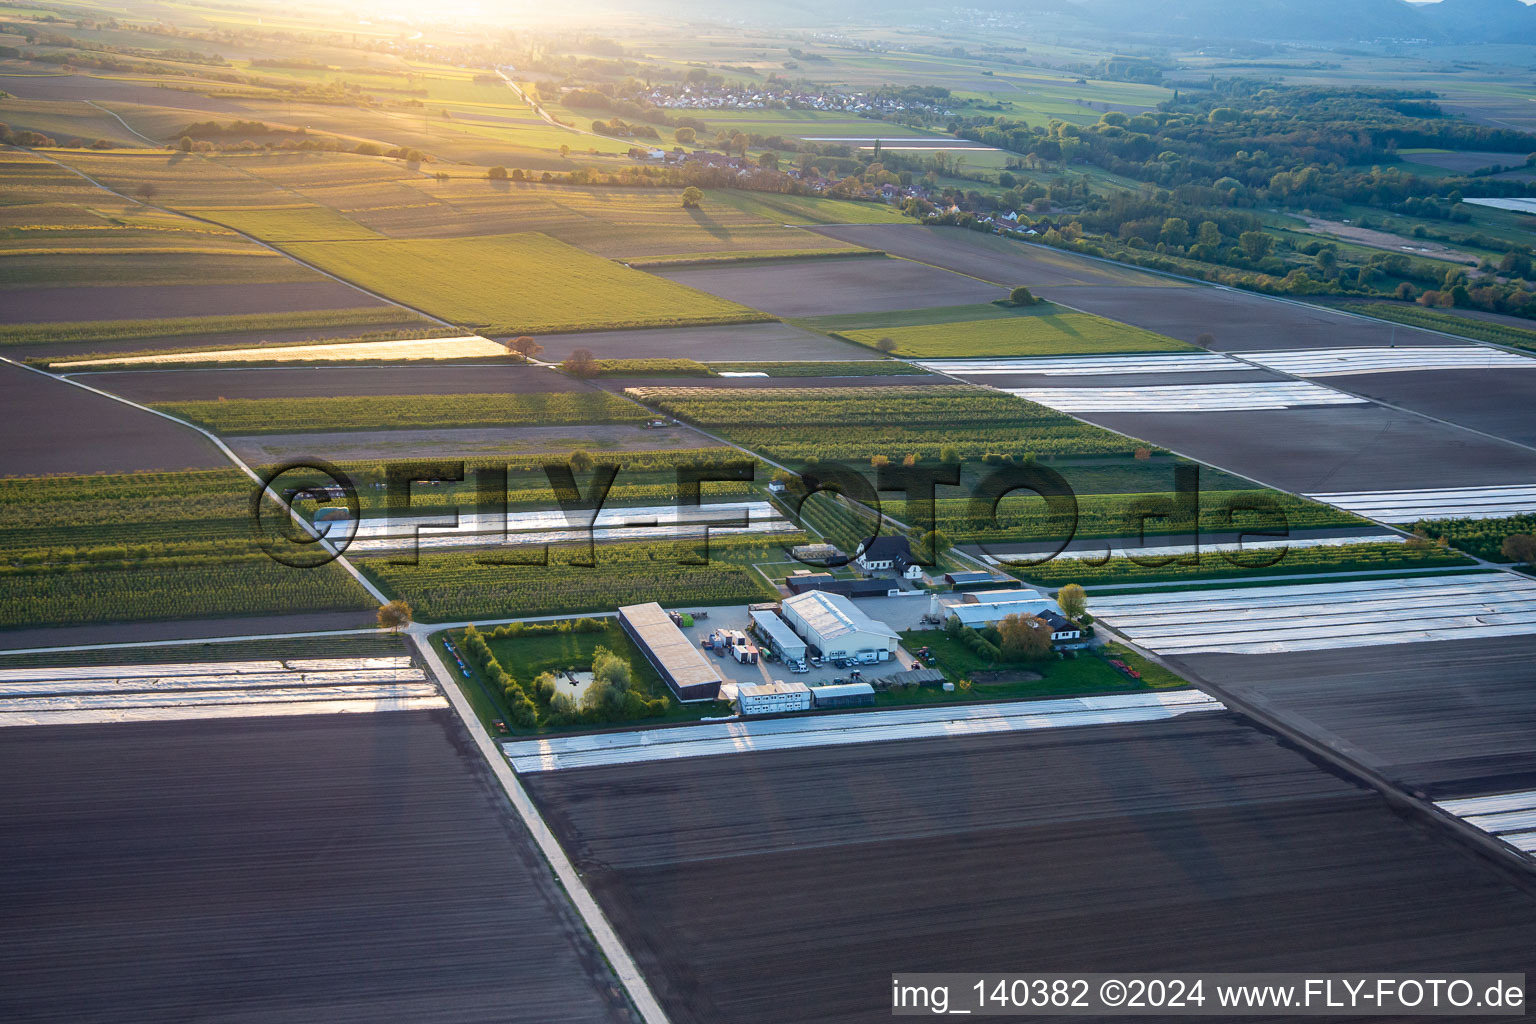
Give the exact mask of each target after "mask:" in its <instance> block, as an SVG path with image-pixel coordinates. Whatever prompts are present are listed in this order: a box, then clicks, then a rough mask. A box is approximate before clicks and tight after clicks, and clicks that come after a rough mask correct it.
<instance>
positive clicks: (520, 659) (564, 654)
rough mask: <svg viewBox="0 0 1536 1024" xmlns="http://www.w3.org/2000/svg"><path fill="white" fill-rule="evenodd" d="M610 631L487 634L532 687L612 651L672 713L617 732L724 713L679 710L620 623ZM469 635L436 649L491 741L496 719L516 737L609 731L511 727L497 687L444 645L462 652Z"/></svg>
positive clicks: (611, 623) (510, 669) (613, 622)
mask: <svg viewBox="0 0 1536 1024" xmlns="http://www.w3.org/2000/svg"><path fill="white" fill-rule="evenodd" d="M604 624H605V625H606V627H607V628H606V629H605V630H604V631H603V632H601V633H550V634H545V635H536V636H518V637H503V638H501V639H499V640H497V639H493V638H492V637H491V632H490V630H484V631H482V635H484V636H485V638H486V642H487V643H489V644H490V646H491V653H492V654H494V655H496V660H497V661H498V662H500V663H501V667H502V668H503V669H505V670H506V671H507V674H508V675H510V676H512V677H513V678H514V679H516V680H517V681H518V682H520V683H522V684H524V686H525V687H526V686H527V684H529V683H531V682H533V679H534V677H535V676H537V675H538V674H539V673H541V672H553V671H557V670H559V669H567V668H577V669H588V668H591V667H592V655H593V653H594V652H595V651H596V650H597V648H599V647H606V648H608V649H609V650H610V651H613V652H614V653H615V654H617V655H618V656H619V657H621V658H623V659H625V660H626V661H628V662H629V666H630V669H631V671H632V673H633V676H634V680H635V683H636V684H638V687H637V688H638V689H640V690H642V691H643V692H644V693H645V694H646V695H647V696H649V697H650V698H652V699H654V698H657V697H666V698H667V699H668V708H667V713H666V714H665V715H660V716H657V717H654V718H642V719H636V720H634V721H632V722H615V723H613V725H614V726H624V725H636V726H637V725H645V726H650V725H665V724H672V723H677V722H694V721H698V720H699V719H700V718H703V717H706V716H709V715H717V714H720V713H721V708H720V705H717V704H712V703H711V704H687V705H685V704H679V703H678V702H677V701H676V700H675V699H673V698H672V696H671V691H670V690H668V689H667V685H666V683H664V682H662V679H661V677H660V676H659V675H657V674H656V670H655V669H653V668H652V667H651V664H650V662H648V661H646V660H645V656H644V655H643V654H641V653H640V650H639V648H637V647H636V646H635V645H634V642H633V641H631V640H630V639H629V637H627V636H625V635H624V631H623V630H622V629H621V628H620V627H619V623H618V620H617V619H606V620H604ZM463 637H464V633H463V631H462V630H453V631H451V632H444V633H435V634H433V636H432V643H433V644H434V645H435V646H436V648H437V651H438V653H439V654H441V655H442V656H443V663H444V665H446V666H447V668H448V670H449V672H451V673H452V674H453V676H454V677H455V679H457V680H458V682H459V685H460V687H461V688H462V689H463V691H464V695H465V696H466V697H467V698H468V699H469V702H470V704H471V705H472V706H473V707H474V709H475V715H476V717H478V718H479V719H480V722H481V724H482V725H483V726H485V729H486V731H487V732H489V733H490V734H491V735H493V736H495V735H499V734H500V730H498V729H496V728H495V727H493V726H492V725H491V721H492V720H493V719H498V718H499V719H501V720H502V721H503V722H506V723H507V725H508V730H509V732H510V733H511V734H513V735H522V736H532V735H537V734H539V733H553V732H582V731H587V730H591V729H600V728H605V726H602V725H591V724H578V725H570V726H549V725H541V726H539V727H538V728H536V729H520V728H518V727H517V726H515V725H512V724H511V718H510V717H509V714H508V711H507V707H506V702H505V700H504V699H503V697H502V694H501V693H499V692H497V690H496V689H495V687H493V686H490V685H489V684H487V683H486V681H485V680H484V679H483V678H482V677H481V674H480V671H479V669H477V668H476V667H475V666H474V664H473V663H472V662H470V661H469V660H468V659H466V661H465V664H466V665H467V666H468V668H469V676H468V677H467V678H466V677H465V676H464V675H463V673H462V672H460V671H459V668H458V666H457V665H456V664H455V663H454V659H453V656H452V655H450V654H448V653H447V652H446V651H445V650H444V648H443V640H444V639H445V638H452V640H453V642H454V644H455V646H457V647H458V648H459V650H460V651H461V652H462V651H463V649H464V644H463Z"/></svg>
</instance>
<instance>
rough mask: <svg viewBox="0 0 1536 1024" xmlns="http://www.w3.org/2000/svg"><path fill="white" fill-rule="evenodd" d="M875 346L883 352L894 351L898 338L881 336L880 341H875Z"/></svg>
mask: <svg viewBox="0 0 1536 1024" xmlns="http://www.w3.org/2000/svg"><path fill="white" fill-rule="evenodd" d="M875 348H877V349H879V350H880V351H881V352H894V351H896V339H895V338H881V339H880V340H879V341H877V342H875Z"/></svg>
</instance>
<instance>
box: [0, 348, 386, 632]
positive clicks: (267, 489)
mask: <svg viewBox="0 0 1536 1024" xmlns="http://www.w3.org/2000/svg"><path fill="white" fill-rule="evenodd" d="M0 362H5V363H9V364H10V365H12V366H19V367H21V368H22V369H23V370H26V371H28V372H30V373H36V374H39V375H40V376H43V377H48V378H50V379H52V380H56V381H61V382H62V383H64V384H68V385H69V386H70V387H74V388H80V389H81V390H82V391H89V392H90V393H91V394H93V395H100V396H101V397H102V398H109V399H111V400H112V401H114V402H121V403H122V404H123V405H126V406H128V407H129V408H131V409H137V410H139V411H140V412H147V413H149V414H150V415H152V416H159V417H160V418H161V419H164V420H170V421H171V422H172V423H175V424H176V425H178V426H182V427H186V428H187V429H188V430H195V431H197V432H198V433H199V434H201V435H203V436H204V437H206V438H207V439H208V440H209V441H212V442H213V444H214V447H216V448H218V450H219V451H220V452H222V453H223V454H224V456H225V457H226V458H228V459H229V461H231V462H233V463H234V464H235V466H236V467H238V468H239V469H240V470H241V471H242V472H244V473H245V475H246V476H248V477H250V478H251V480H252V481H254V482H255V483H258V484H261V486H262V487H263V488H264V490H263V492H262V493H264V494H268V495H270V496H271V497H272V498H273V500H275V501H276V502H277V503H278V504H279V505H281V506H282V507H283V508H284V509H286V510H287V511H288V515H289V517H290V518H291V519H292V520H293V521H294V522H295V523H297V524H299V527H300V528H301V529H303V530H304V532H305V533H307V534H309V535H310V536H311V537H313V538H315V540H316V541H317V542H319V543H320V544H321V545H323V546H324V547H325V549H326V550H327V551H329V552H331V553H332V554H334V555H335V556H336V557H335V562H336V564H338V565H340V566H341V567H342V568H343V569H345V570H346V571H347V573H348V574H349V575H351V576H352V578H353V579H355V580H356V581H357V582H358V583H359V584H360V585H361V586H362V588H363V589H364V590H365V591H367V593H368V596H370V597H372V598H374V599H375V600H376V601H378V602H379V604H381V605H384V604H388V603H389V598H388V597H386V596H384V592H383V591H381V590H380V589H379V588H378V587H376V586H375V585H374V584H373V582H372V581H371V580H369V579H368V577H367V576H365V575H364V574H363V573H362V571H361V570H359V569H358V568H357V567H356V566H354V565H353V564H352V563H351V562H349V561H347V559H346V557H345V556H344V555H343V554H342V553H341V552H339V551H337V550H336V546H335V545H334V544H332V543H331V542H330V541H329V540H327V539H326V537H325V535H324V534H322V533H320V531H318V530H316V529H315V528H314V527H313V526H311V525H310V524H309V521H308V520H306V519H305V518H304V517H303V516H301V515H299V513H298V511H297V510H296V509H294V507H293V506H292V505H291V504H289V503H288V501H287V500H285V499H284V498H283V496H282V495H281V494H278V493H277V492H276V491H274V490H273V489H272V485H271V484H270V483H268V482H266V481H264V480H262V478H261V475H260V474H258V473H257V472H256V471H255V470H254V469H252V468H251V467H250V466H248V465H246V462H245V460H244V459H242V458H240V456H238V455H236V454H235V451H234V449H233V448H231V447H230V446H229V445H227V444H225V443H224V442H223V441H222V440H221V439H220V438H219V437H218V435H216V434H214V433H213V432H212V431H209V430H204V429H203V428H202V427H199V426H198V425H197V424H195V423H188V422H187V421H186V420H183V419H179V418H178V417H175V416H172V415H171V414H170V413H167V412H161V411H160V410H159V409H152V408H150V407H149V406H147V405H140V404H139V403H138V402H135V401H132V400H131V399H127V398H124V397H122V396H121V395H114V394H112V393H111V392H110V391H103V390H101V389H100V388H93V387H91V386H90V385H89V384H84V383H82V382H80V381H78V380H70V379H69V378H67V377H61V376H59V375H58V374H56V373H49V372H48V371H46V370H40V369H38V368H37V367H35V366H28V365H27V364H25V363H18V362H16V360H14V359H10V358H7V357H5V356H0Z"/></svg>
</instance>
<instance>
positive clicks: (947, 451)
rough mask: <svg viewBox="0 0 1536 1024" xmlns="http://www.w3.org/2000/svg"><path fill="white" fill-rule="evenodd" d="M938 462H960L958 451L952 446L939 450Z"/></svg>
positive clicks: (948, 445)
mask: <svg viewBox="0 0 1536 1024" xmlns="http://www.w3.org/2000/svg"><path fill="white" fill-rule="evenodd" d="M939 461H940V462H943V463H955V462H959V461H960V449H959V448H956V447H955V446H954V445H952V444H947V445H945V446H944V447H943V448H940V449H939Z"/></svg>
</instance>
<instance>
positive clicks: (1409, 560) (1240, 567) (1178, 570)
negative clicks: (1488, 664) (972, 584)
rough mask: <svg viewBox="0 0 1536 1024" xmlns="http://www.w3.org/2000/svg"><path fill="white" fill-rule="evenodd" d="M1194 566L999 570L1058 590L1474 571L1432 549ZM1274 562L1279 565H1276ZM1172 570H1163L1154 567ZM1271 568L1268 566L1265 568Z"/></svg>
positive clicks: (1380, 547)
mask: <svg viewBox="0 0 1536 1024" xmlns="http://www.w3.org/2000/svg"><path fill="white" fill-rule="evenodd" d="M1195 557H1197V558H1198V560H1197V561H1196V562H1195V564H1191V565H1183V564H1179V562H1178V560H1177V559H1172V558H1167V557H1164V558H1159V559H1146V560H1145V561H1147V562H1149V563H1153V564H1147V565H1142V564H1139V563H1137V562H1134V561H1131V560H1130V559H1128V558H1111V559H1110V560H1109V561H1107V562H1105V563H1103V564H1101V565H1094V564H1090V563H1087V562H1082V561H1079V560H1077V559H1072V558H1058V559H1054V560H1052V561H1049V562H1046V563H1044V564H1043V565H1035V566H1029V567H1018V568H1012V567H1009V566H1006V565H1005V566H1002V567H1001V568H1003V569H1004V570H1005V571H1007V572H1010V573H1012V574H1013V575H1015V576H1017V577H1019V578H1020V579H1022V580H1026V581H1028V582H1031V583H1039V584H1043V585H1045V586H1050V587H1058V586H1062V585H1064V584H1067V583H1081V584H1084V585H1095V586H1098V585H1103V586H1114V585H1117V584H1124V583H1163V582H1183V581H1185V580H1216V579H1236V578H1239V577H1242V578H1246V577H1259V576H1288V575H1295V574H1298V573H1315V572H1367V571H1378V570H1384V569H1429V568H1438V567H1442V566H1457V565H1467V566H1470V565H1474V564H1476V563H1474V562H1473V560H1472V559H1470V558H1468V557H1467V556H1466V555H1463V554H1461V553H1460V552H1458V551H1449V550H1446V549H1444V548H1439V547H1436V546H1434V545H1422V546H1419V545H1413V544H1345V545H1340V546H1338V547H1311V548H1292V549H1290V550H1288V551H1286V552H1285V553H1284V557H1280V552H1278V551H1266V550H1262V549H1258V550H1254V551H1249V552H1245V553H1241V554H1237V553H1234V554H1233V556H1232V558H1231V559H1227V558H1224V557H1222V556H1221V555H1220V554H1213V553H1211V552H1204V553H1202V554H1200V555H1199V556H1195ZM1277 558H1278V561H1277V560H1276V559H1277ZM1163 561H1168V562H1170V563H1171V564H1167V565H1161V564H1156V563H1158V562H1163ZM1271 562H1272V563H1273V564H1267V563H1271Z"/></svg>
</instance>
